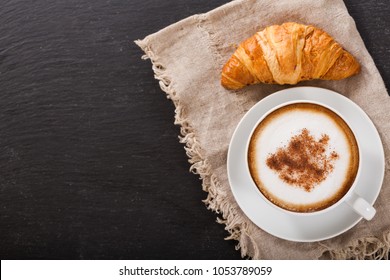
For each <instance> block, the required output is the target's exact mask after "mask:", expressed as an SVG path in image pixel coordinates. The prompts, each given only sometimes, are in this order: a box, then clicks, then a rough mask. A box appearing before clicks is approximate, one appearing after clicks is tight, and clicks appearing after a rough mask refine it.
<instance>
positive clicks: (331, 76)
mask: <svg viewBox="0 0 390 280" xmlns="http://www.w3.org/2000/svg"><path fill="white" fill-rule="evenodd" d="M359 71H360V65H359V63H358V62H357V61H356V59H355V58H354V57H353V56H352V55H351V54H350V53H349V52H347V51H346V50H344V49H343V48H342V47H341V46H340V45H339V44H338V43H337V42H336V41H335V40H334V39H333V38H332V37H331V36H330V35H329V34H327V33H326V32H324V31H323V30H321V29H319V28H316V27H314V26H312V25H303V24H299V23H295V22H287V23H283V24H282V25H273V26H269V27H267V28H265V29H264V30H263V31H260V32H257V33H256V34H255V35H253V36H252V37H250V38H248V39H247V40H245V41H243V42H242V43H241V44H240V45H239V47H238V48H237V50H236V51H235V53H234V54H233V55H232V57H231V58H230V59H229V61H228V62H227V63H226V64H225V65H224V67H223V69H222V78H221V84H222V85H223V86H224V87H225V88H227V89H239V88H242V87H244V86H246V85H251V84H257V83H271V84H296V83H298V82H300V81H305V80H312V79H323V80H340V79H344V78H347V77H350V76H352V75H354V74H357V73H358V72H359Z"/></svg>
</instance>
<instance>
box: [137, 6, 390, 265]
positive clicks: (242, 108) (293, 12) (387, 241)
mask: <svg viewBox="0 0 390 280" xmlns="http://www.w3.org/2000/svg"><path fill="white" fill-rule="evenodd" d="M286 21H295V22H299V23H304V24H313V25H315V26H318V27H320V28H322V29H324V30H325V31H326V32H328V33H329V34H330V35H332V36H333V37H334V38H335V39H336V41H338V42H339V43H340V44H341V45H342V46H344V48H345V49H347V50H348V51H349V52H351V53H352V54H353V55H354V56H355V57H356V58H357V59H358V60H359V62H360V63H361V65H362V71H361V73H360V74H359V75H357V76H354V77H352V78H349V79H345V80H342V81H309V82H304V83H301V84H299V85H300V86H302V85H310V86H318V87H323V88H328V89H331V90H334V91H337V92H339V93H341V94H343V95H345V96H347V97H348V98H350V99H352V100H353V101H354V102H356V103H357V104H358V105H360V106H361V107H362V108H363V110H364V111H365V112H366V113H367V114H368V115H369V116H370V118H371V119H372V120H373V122H374V123H375V125H376V127H377V129H378V131H379V134H380V136H381V139H382V141H383V145H384V150H385V156H386V174H385V180H384V183H383V187H382V190H381V193H380V195H379V198H378V199H377V201H376V203H375V208H376V209H377V214H376V216H375V217H374V219H373V220H371V221H364V220H362V221H361V222H359V223H358V224H357V226H355V227H354V228H352V229H351V230H349V231H347V232H346V233H344V234H342V235H340V236H338V237H335V238H332V239H329V240H325V241H321V242H312V243H298V242H291V241H286V240H283V239H279V238H276V237H274V236H272V235H270V234H268V233H266V232H264V231H263V230H261V229H260V228H258V227H257V226H256V225H255V224H253V223H252V222H251V221H250V220H249V219H248V218H247V217H246V216H245V214H244V213H243V212H242V211H241V209H240V208H239V206H238V205H237V203H236V201H235V199H234V197H233V195H232V192H231V190H230V186H229V182H228V178H227V171H226V159H227V151H228V146H229V142H230V139H231V137H232V133H233V131H234V129H235V127H236V126H237V124H238V122H239V120H240V119H241V118H242V117H243V115H244V114H245V113H246V112H247V111H248V110H249V109H250V108H251V107H252V106H253V105H254V104H255V103H256V102H258V101H259V100H261V99H262V98H263V97H265V96H267V95H269V94H270V93H272V92H275V91H277V90H281V89H283V88H286V87H285V86H278V85H256V86H250V87H247V88H245V89H243V90H239V91H236V92H232V91H228V90H225V89H224V88H223V87H222V86H221V85H220V75H221V68H222V66H223V64H224V63H225V62H226V61H227V59H228V58H229V57H230V56H231V54H232V53H233V52H234V48H235V47H234V46H236V45H237V44H238V43H240V42H241V41H242V40H244V39H245V38H247V37H249V36H252V35H253V34H254V33H255V32H256V31H258V30H260V29H263V28H264V27H266V26H268V25H273V24H281V23H283V22H286ZM136 43H137V44H138V45H139V46H140V47H141V48H142V49H143V50H144V52H145V53H146V56H145V57H146V58H149V59H150V60H151V61H152V63H153V69H154V72H155V77H156V79H158V80H159V83H160V86H161V88H162V90H163V91H165V92H166V93H167V95H168V97H169V98H171V99H172V101H173V102H174V104H175V106H176V120H175V123H176V124H178V125H180V126H181V133H182V137H181V141H182V143H185V150H186V152H187V155H188V157H189V162H190V163H191V164H192V166H191V171H192V172H195V173H197V174H199V175H200V177H201V178H202V185H203V189H204V190H205V191H207V192H208V196H207V199H206V200H205V203H206V205H207V206H208V207H209V209H211V210H213V211H215V212H217V213H221V214H222V217H223V219H220V220H219V222H221V223H224V224H225V225H226V230H227V231H228V232H229V233H230V236H229V237H228V239H235V240H237V241H238V245H237V248H239V249H241V254H242V256H243V257H245V256H247V257H251V258H254V259H317V258H339V259H346V258H359V259H360V258H387V256H388V254H389V248H390V214H389V213H390V172H389V163H390V162H389V159H390V151H389V148H390V115H389V112H390V98H389V96H388V94H387V92H386V89H385V86H384V83H383V80H382V78H381V76H380V74H379V72H378V70H377V68H376V66H375V64H374V62H373V60H372V58H371V56H370V55H369V53H368V52H367V49H366V48H365V46H364V42H363V41H362V39H361V37H360V35H359V33H358V31H357V29H356V26H355V23H354V20H353V19H352V18H351V17H350V15H349V14H348V11H347V9H346V7H345V5H344V3H343V1H341V0H319V1H312V0H298V1H292V0H279V1H274V0H259V1H255V0H237V1H233V2H230V3H228V4H226V5H224V6H221V7H219V8H217V9H215V10H213V11H210V12H208V13H206V14H201V15H194V16H191V17H189V18H187V19H184V20H182V21H180V22H178V23H175V24H173V25H171V26H168V27H166V28H165V29H163V30H160V31H158V32H157V33H155V34H151V35H149V36H147V37H146V38H145V39H143V40H138V41H136ZM145 57H144V58H145Z"/></svg>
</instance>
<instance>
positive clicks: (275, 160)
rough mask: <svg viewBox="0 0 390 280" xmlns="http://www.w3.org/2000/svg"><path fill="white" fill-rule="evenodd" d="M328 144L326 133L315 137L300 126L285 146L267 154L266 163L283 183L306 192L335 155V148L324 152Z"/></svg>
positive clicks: (328, 168)
mask: <svg viewBox="0 0 390 280" xmlns="http://www.w3.org/2000/svg"><path fill="white" fill-rule="evenodd" d="M328 144H329V136H328V135H326V134H323V135H322V136H321V138H320V139H319V140H318V141H317V140H316V139H314V137H313V136H312V135H311V134H310V132H309V131H308V130H307V129H306V128H304V129H302V132H301V133H300V134H298V135H295V136H293V137H292V138H291V139H290V142H289V143H288V145H287V146H286V147H283V148H279V149H277V151H276V152H275V153H274V154H270V155H269V157H268V158H267V160H266V164H267V166H268V167H269V168H271V169H272V170H274V171H276V172H277V173H278V174H279V178H280V179H282V180H283V181H284V182H286V183H287V184H290V185H294V186H297V187H300V188H303V189H304V190H305V191H307V192H310V191H311V190H312V189H313V188H314V187H315V186H316V185H318V184H319V183H321V182H322V181H324V180H325V179H326V177H327V176H328V174H329V173H331V172H332V171H333V168H334V165H333V163H334V161H335V160H336V159H338V158H339V155H338V154H337V153H336V152H335V151H332V152H331V153H330V154H329V155H327V153H326V148H327V146H328Z"/></svg>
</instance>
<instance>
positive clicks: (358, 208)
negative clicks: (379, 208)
mask: <svg viewBox="0 0 390 280" xmlns="http://www.w3.org/2000/svg"><path fill="white" fill-rule="evenodd" d="M347 203H348V205H349V206H351V207H352V209H353V210H354V211H355V212H356V213H358V214H359V215H360V216H362V217H363V218H364V219H366V220H367V221H369V220H371V219H372V218H373V217H374V216H375V213H376V210H375V208H374V207H372V206H371V205H370V204H369V203H368V202H367V201H366V200H364V199H363V198H361V197H360V196H358V195H356V194H355V195H353V196H352V197H351V198H350V199H349V200H347Z"/></svg>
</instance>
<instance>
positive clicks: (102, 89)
mask: <svg viewBox="0 0 390 280" xmlns="http://www.w3.org/2000/svg"><path fill="white" fill-rule="evenodd" d="M225 2H227V1H222V0H214V1H206V0H198V1H180V0H163V1H155V0H131V1H124V0H111V1H110V0H104V1H103V0H96V1H87V0H72V1H60V0H55V1H45V0H37V1H18V0H3V1H1V3H0V97H1V98H0V256H1V258H2V259H15V258H16V259H239V258H240V254H239V252H238V251H236V250H235V249H234V246H235V245H236V242H234V241H225V240H224V238H225V237H226V236H227V235H228V233H227V232H226V231H225V230H224V227H223V225H219V224H217V223H216V222H215V220H216V217H217V215H216V214H214V213H212V212H210V211H208V210H206V208H205V206H204V204H203V203H202V202H201V200H202V199H204V198H205V197H206V193H204V192H203V191H202V190H201V182H200V181H199V179H198V177H197V176H196V175H193V174H191V173H189V172H188V169H189V163H188V162H187V158H186V155H185V152H184V149H183V145H182V144H180V143H179V142H178V138H177V135H178V134H179V128H178V127H176V126H174V125H173V119H174V112H173V111H174V107H173V105H172V103H171V101H169V100H167V99H166V98H165V95H164V93H162V91H161V90H160V88H159V86H158V83H157V82H156V81H155V80H154V78H153V73H152V70H151V65H150V62H149V61H142V60H141V59H140V57H141V55H142V51H141V50H140V49H139V48H138V47H137V46H136V45H135V44H134V43H133V41H134V40H135V39H140V38H143V37H145V36H146V35H148V34H150V33H153V32H155V31H157V30H159V29H161V28H163V27H165V26H167V25H169V24H171V23H174V22H176V21H178V20H180V19H183V18H185V17H187V16H190V15H192V14H195V13H202V12H207V11H208V10H210V9H212V8H215V7H217V6H219V5H221V4H223V3H225ZM345 2H346V5H347V7H348V9H349V11H350V13H351V15H352V16H353V17H354V19H355V21H356V24H357V27H358V29H359V31H360V32H361V35H362V37H363V39H364V41H365V43H366V46H367V48H368V50H369V52H370V53H371V55H372V56H373V58H374V60H375V62H376V64H377V66H378V68H379V70H380V72H381V74H382V77H383V78H384V80H385V82H386V85H387V87H388V86H389V83H390V55H389V45H390V40H389V33H390V21H389V14H390V8H389V6H388V3H387V1H385V0H378V1H374V0H357V1H353V0H348V1H345Z"/></svg>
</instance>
